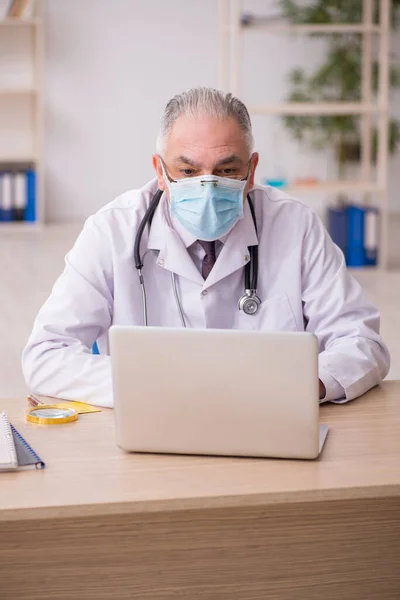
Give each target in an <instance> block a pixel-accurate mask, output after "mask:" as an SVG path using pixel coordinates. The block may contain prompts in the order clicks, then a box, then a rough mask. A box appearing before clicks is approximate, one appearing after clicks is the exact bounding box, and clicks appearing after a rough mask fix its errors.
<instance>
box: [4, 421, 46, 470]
mask: <svg viewBox="0 0 400 600" xmlns="http://www.w3.org/2000/svg"><path fill="white" fill-rule="evenodd" d="M11 430H12V434H13V438H14V445H15V451H16V453H17V459H18V466H19V467H25V466H28V465H36V468H37V469H44V467H45V466H46V465H45V464H44V462H43V461H42V460H41V459H40V458H39V457H38V455H37V454H36V452H35V451H34V450H33V449H32V448H31V447H30V445H29V444H28V443H27V442H26V441H25V440H24V438H23V437H22V435H21V434H20V433H19V432H18V431H17V430H16V429H15V427H14V426H13V425H11Z"/></svg>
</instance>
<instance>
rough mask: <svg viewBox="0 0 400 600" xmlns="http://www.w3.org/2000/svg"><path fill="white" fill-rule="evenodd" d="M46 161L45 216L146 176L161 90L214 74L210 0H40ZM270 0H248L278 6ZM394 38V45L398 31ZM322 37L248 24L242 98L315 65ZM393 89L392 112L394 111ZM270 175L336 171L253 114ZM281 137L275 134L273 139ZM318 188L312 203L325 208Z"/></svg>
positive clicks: (399, 204)
mask: <svg viewBox="0 0 400 600" xmlns="http://www.w3.org/2000/svg"><path fill="white" fill-rule="evenodd" d="M46 4H47V5H46V9H47V16H46V64H45V81H46V93H45V122H46V130H45V168H46V198H47V218H48V220H51V221H73V220H81V219H83V218H85V217H86V216H88V215H89V214H91V213H93V212H94V211H96V210H97V209H98V208H100V207H101V206H102V205H103V204H105V203H107V202H109V201H110V200H111V199H113V198H114V197H115V196H116V195H117V194H119V193H121V192H122V191H125V190H126V189H129V188H132V187H137V186H141V185H143V184H144V183H145V182H146V181H147V180H149V179H150V178H151V177H152V173H153V171H152V166H151V156H152V153H153V151H154V143H155V137H156V134H157V129H158V123H159V118H160V116H161V113H162V110H163V107H164V105H165V103H166V101H167V100H168V99H169V98H170V97H171V96H173V95H174V94H176V93H177V92H180V91H182V90H184V89H188V88H190V87H192V86H197V85H209V86H217V85H218V2H217V0H168V2H166V1H165V0H146V1H143V0H68V2H66V1H65V0H47V3H46ZM276 4H277V3H276V2H275V1H274V0H252V1H251V0H246V2H245V6H246V7H248V8H250V9H258V10H259V11H261V12H271V11H272V12H274V6H276ZM395 46H396V47H397V48H398V49H399V55H400V35H397V36H396V40H395ZM321 56H323V42H322V41H320V40H310V39H306V38H304V37H301V36H297V37H294V38H293V37H287V36H283V37H278V36H271V37H267V36H265V35H263V34H261V33H252V34H247V35H246V38H245V40H244V63H243V71H242V83H243V92H242V94H241V96H242V98H243V100H245V101H247V102H249V103H253V102H263V101H264V102H273V101H279V100H281V99H283V98H284V96H285V95H286V93H287V89H288V88H287V81H286V75H287V72H288V70H289V69H290V68H292V67H293V66H296V65H299V64H305V65H307V68H310V69H312V68H313V67H314V66H316V65H317V64H318V62H319V60H320V58H321ZM399 99H400V95H399V94H398V93H397V102H396V107H397V108H396V112H397V113H398V115H399V116H400V106H399V105H400V102H399ZM253 125H254V130H255V138H256V143H257V149H258V150H259V151H260V154H261V161H260V168H259V180H260V181H261V179H263V177H265V176H267V175H275V174H279V173H278V172H279V171H280V170H281V171H282V173H283V174H285V175H286V176H289V177H290V178H295V177H297V176H307V175H317V176H319V177H320V178H321V179H323V178H324V177H327V178H329V177H330V178H334V176H335V173H334V172H333V169H332V161H331V160H330V152H329V149H327V151H326V153H313V152H310V151H309V150H308V149H306V148H304V147H299V146H298V145H297V144H295V143H293V142H292V141H291V139H290V137H289V135H288V134H287V132H285V131H284V130H283V129H282V127H281V126H280V125H279V121H278V120H276V119H275V120H271V119H268V118H266V117H255V118H254V119H253ZM277 140H279V141H277ZM398 162H399V159H398V156H397V157H396V159H392V160H391V188H392V198H391V205H392V208H394V209H398V210H400V199H398V198H397V190H398V189H399V187H400V169H399V168H398ZM322 200H323V198H321V197H320V198H315V197H312V196H310V197H309V202H310V204H312V205H313V206H314V207H315V208H316V209H317V210H321V209H322Z"/></svg>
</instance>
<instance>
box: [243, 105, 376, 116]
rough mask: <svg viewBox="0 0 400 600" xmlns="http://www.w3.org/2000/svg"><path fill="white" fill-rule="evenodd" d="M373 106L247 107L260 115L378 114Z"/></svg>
mask: <svg viewBox="0 0 400 600" xmlns="http://www.w3.org/2000/svg"><path fill="white" fill-rule="evenodd" d="M379 111H380V108H379V106H378V105H375V104H365V103H363V102H284V103H282V104H265V105H260V106H249V112H250V113H253V114H262V115H317V114H319V115H352V114H353V115H363V114H367V113H373V112H379Z"/></svg>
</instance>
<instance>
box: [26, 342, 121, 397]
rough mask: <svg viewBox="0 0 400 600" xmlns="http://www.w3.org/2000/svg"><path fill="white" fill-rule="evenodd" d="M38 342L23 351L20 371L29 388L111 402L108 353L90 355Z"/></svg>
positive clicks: (53, 394)
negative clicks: (34, 346) (47, 348)
mask: <svg viewBox="0 0 400 600" xmlns="http://www.w3.org/2000/svg"><path fill="white" fill-rule="evenodd" d="M40 346H41V345H38V346H37V347H36V348H29V347H28V348H27V349H26V350H25V352H24V355H23V372H24V376H25V380H26V383H27V385H28V388H29V390H30V391H31V392H33V393H36V394H39V395H42V396H53V397H56V398H63V399H65V400H82V401H84V402H89V403H90V404H95V405H96V406H104V407H112V406H113V393H112V381H111V362H110V357H109V356H105V355H92V354H90V353H88V352H83V351H82V350H80V349H79V350H78V351H77V349H76V348H74V347H67V348H63V349H50V350H47V351H43V350H41V348H40Z"/></svg>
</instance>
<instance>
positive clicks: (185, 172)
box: [179, 169, 195, 177]
mask: <svg viewBox="0 0 400 600" xmlns="http://www.w3.org/2000/svg"><path fill="white" fill-rule="evenodd" d="M179 173H180V175H181V177H193V175H194V173H195V171H194V169H179Z"/></svg>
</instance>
